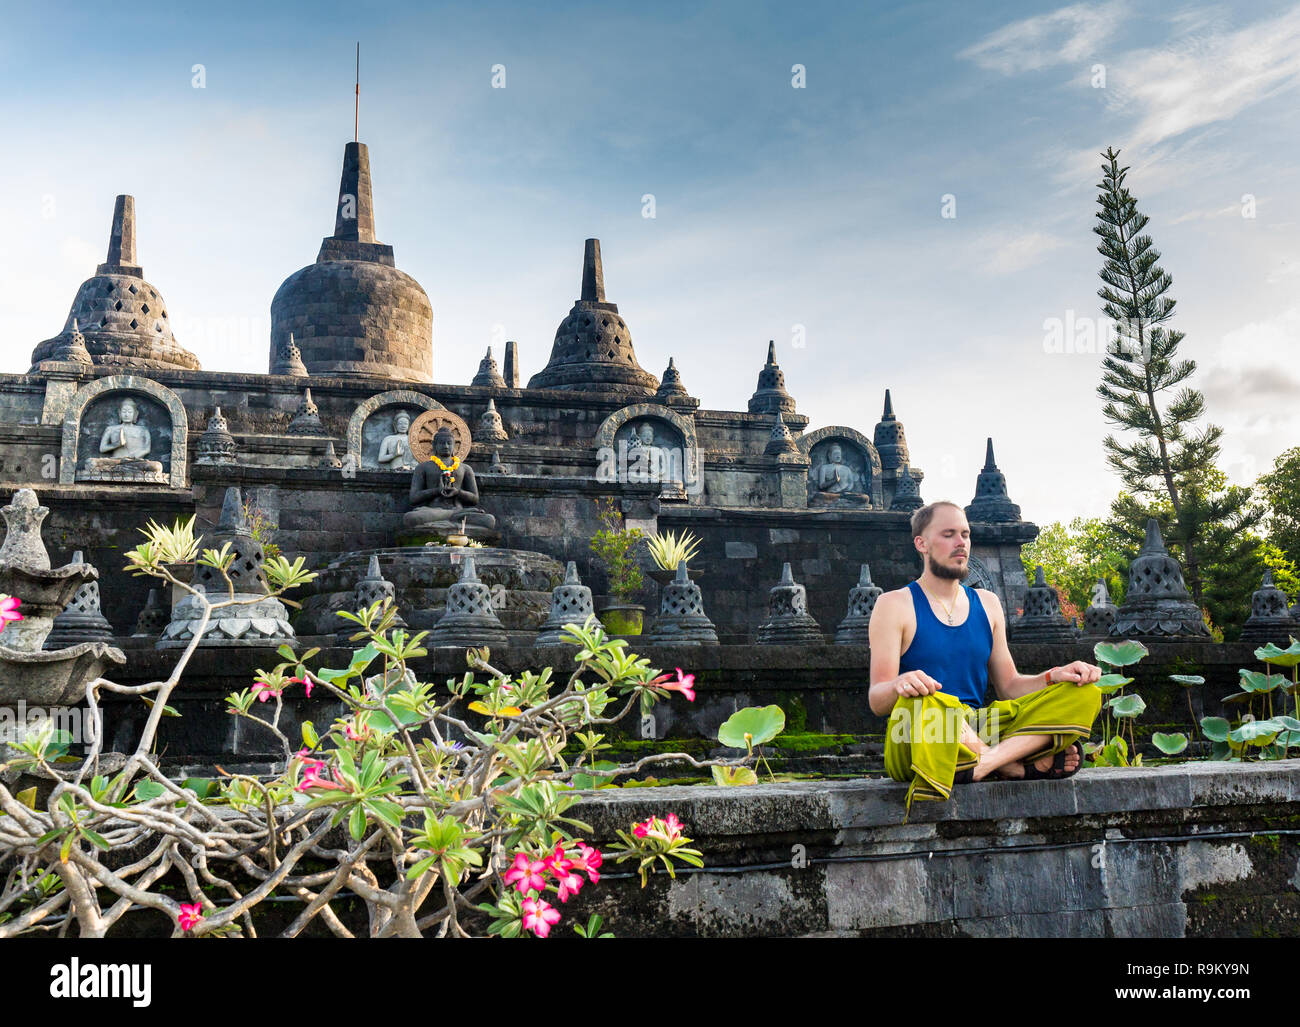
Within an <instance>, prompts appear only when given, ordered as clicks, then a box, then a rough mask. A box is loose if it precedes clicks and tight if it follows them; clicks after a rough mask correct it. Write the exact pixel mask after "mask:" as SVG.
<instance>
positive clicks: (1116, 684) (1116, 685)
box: [1097, 674, 1133, 695]
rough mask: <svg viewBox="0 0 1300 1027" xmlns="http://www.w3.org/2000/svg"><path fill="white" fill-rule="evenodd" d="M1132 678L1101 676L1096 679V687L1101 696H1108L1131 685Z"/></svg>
mask: <svg viewBox="0 0 1300 1027" xmlns="http://www.w3.org/2000/svg"><path fill="white" fill-rule="evenodd" d="M1132 683H1133V679H1132V678H1126V677H1125V676H1124V675H1123V674H1103V675H1102V676H1101V677H1100V678H1098V679H1097V687H1098V688H1099V689H1101V692H1102V694H1103V695H1110V694H1111V693H1112V692H1116V691H1118V690H1119V689H1121V688H1123V687H1124V686H1125V685H1131V684H1132Z"/></svg>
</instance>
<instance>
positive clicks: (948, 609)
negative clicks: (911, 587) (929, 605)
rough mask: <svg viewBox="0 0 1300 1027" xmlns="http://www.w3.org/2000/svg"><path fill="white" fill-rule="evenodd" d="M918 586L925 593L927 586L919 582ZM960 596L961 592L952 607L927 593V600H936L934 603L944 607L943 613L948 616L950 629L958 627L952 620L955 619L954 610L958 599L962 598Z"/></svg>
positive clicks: (954, 599)
mask: <svg viewBox="0 0 1300 1027" xmlns="http://www.w3.org/2000/svg"><path fill="white" fill-rule="evenodd" d="M917 584H918V587H919V588H920V589H921V591H922V592H925V586H924V585H921V584H920V583H919V582H918V583H917ZM960 595H961V593H960V592H959V593H957V595H956V596H954V597H953V600H952V606H949V605H948V604H947V603H945V602H944V601H943V600H942V599H940V598H939V597H938V596H932V595H930V593H929V592H925V597H926V598H927V599H932V600H934V602H936V603H938V604H939V605H940V606H942V607H943V612H944V613H946V614H947V615H948V625H949V627H955V626H956V625H954V624H953V620H952V618H953V610H954V608H955V607H956V605H957V599H958V597H960Z"/></svg>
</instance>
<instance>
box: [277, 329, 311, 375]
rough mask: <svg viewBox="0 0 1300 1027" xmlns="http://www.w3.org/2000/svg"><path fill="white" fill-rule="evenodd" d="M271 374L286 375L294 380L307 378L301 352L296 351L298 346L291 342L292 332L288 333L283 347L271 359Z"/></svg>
mask: <svg viewBox="0 0 1300 1027" xmlns="http://www.w3.org/2000/svg"><path fill="white" fill-rule="evenodd" d="M271 374H288V375H292V376H293V377H295V378H306V377H307V368H306V366H304V364H303V362H302V352H301V351H300V350H299V349H298V344H297V343H296V342H294V341H293V332H290V333H289V336H288V338H286V339H285V341H284V345H283V346H281V347H280V348H279V349H278V350H277V351H276V353H275V355H274V356H273V357H272V359H271Z"/></svg>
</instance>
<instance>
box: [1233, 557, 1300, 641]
mask: <svg viewBox="0 0 1300 1027" xmlns="http://www.w3.org/2000/svg"><path fill="white" fill-rule="evenodd" d="M1297 633H1300V624H1297V623H1296V620H1295V617H1293V616H1292V614H1291V611H1290V610H1288V609H1287V605H1286V593H1285V592H1283V591H1282V590H1281V589H1280V588H1278V587H1277V586H1276V585H1274V584H1273V571H1272V570H1271V569H1270V570H1266V571H1265V572H1264V580H1263V582H1262V583H1261V584H1260V586H1259V589H1258V590H1257V591H1256V592H1255V593H1254V594H1253V595H1251V597H1250V616H1249V617H1248V618H1247V619H1246V623H1245V624H1243V625H1242V627H1241V640H1242V641H1243V642H1277V643H1281V642H1284V641H1286V639H1287V638H1288V637H1289V636H1292V635H1295V634H1297Z"/></svg>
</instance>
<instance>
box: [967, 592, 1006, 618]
mask: <svg viewBox="0 0 1300 1027" xmlns="http://www.w3.org/2000/svg"><path fill="white" fill-rule="evenodd" d="M971 591H972V592H974V593H975V594H976V595H977V596H979V598H980V602H981V603H983V604H984V609H985V611H986V612H987V611H993V612H995V613H998V614H1001V613H1002V600H1001V599H1000V598H998V594H997V593H996V592H993V591H990V590H989V589H987V588H972V589H971Z"/></svg>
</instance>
